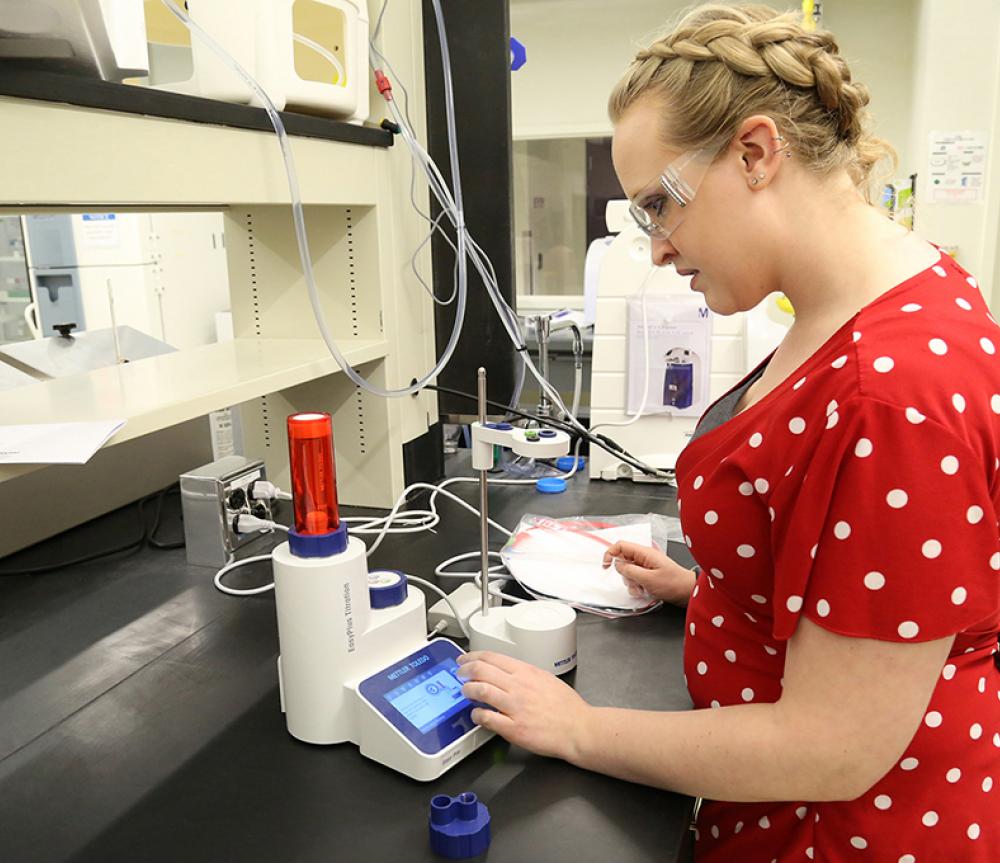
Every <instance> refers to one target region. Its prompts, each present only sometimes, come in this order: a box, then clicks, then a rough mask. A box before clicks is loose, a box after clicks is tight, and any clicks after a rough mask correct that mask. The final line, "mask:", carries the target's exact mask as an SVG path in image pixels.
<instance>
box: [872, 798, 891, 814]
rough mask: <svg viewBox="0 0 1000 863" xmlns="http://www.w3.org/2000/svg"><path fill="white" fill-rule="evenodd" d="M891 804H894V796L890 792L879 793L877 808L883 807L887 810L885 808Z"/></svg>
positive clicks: (876, 802) (876, 801)
mask: <svg viewBox="0 0 1000 863" xmlns="http://www.w3.org/2000/svg"><path fill="white" fill-rule="evenodd" d="M890 806H892V798H891V797H890V796H889V795H888V794H879V796H878V797H876V798H875V808H876V809H881V810H882V811H883V812H885V810H886V809H888V808H889V807H890Z"/></svg>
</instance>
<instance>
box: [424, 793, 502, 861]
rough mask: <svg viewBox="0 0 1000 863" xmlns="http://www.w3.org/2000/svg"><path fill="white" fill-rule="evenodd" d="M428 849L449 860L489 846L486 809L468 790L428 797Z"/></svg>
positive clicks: (475, 854) (477, 853)
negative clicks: (429, 801) (451, 795)
mask: <svg viewBox="0 0 1000 863" xmlns="http://www.w3.org/2000/svg"><path fill="white" fill-rule="evenodd" d="M429 826H430V836H431V849H432V850H433V851H434V852H435V853H437V854H441V855H442V856H444V857H449V858H451V859H452V860H461V859H463V858H465V857H477V856H478V855H480V854H482V853H483V852H484V851H485V850H486V849H487V848H489V847H490V810H489V809H487V808H486V807H485V806H484V805H483V804H482V803H480V802H479V798H478V797H476V795H475V794H473V793H472V792H471V791H465V792H463V793H462V794H459V795H458V797H449V796H448V795H447V794H438V795H435V796H434V797H432V798H431V814H430V819H429Z"/></svg>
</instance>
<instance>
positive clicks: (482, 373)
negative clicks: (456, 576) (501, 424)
mask: <svg viewBox="0 0 1000 863" xmlns="http://www.w3.org/2000/svg"><path fill="white" fill-rule="evenodd" d="M477 382H478V384H479V391H478V396H479V425H480V426H484V425H486V369H484V368H483V367H482V366H480V367H479V373H478V381H477ZM487 473H488V472H487V471H486V470H480V471H479V567H480V578H481V579H482V589H483V617H486V615H487V614H488V613H489V610H490V523H489V518H490V517H489V512H488V507H489V485H488V482H487Z"/></svg>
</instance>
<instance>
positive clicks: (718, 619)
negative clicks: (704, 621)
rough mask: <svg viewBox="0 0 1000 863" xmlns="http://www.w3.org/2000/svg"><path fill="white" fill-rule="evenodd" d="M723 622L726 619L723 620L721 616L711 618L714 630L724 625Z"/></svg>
mask: <svg viewBox="0 0 1000 863" xmlns="http://www.w3.org/2000/svg"><path fill="white" fill-rule="evenodd" d="M725 622H726V618H724V617H723V616H722V615H721V614H717V615H715V617H713V618H712V626H714V627H715V628H716V629H718V628H719V627H720V626H722V624H724V623H725Z"/></svg>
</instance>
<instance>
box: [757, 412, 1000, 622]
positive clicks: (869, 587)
mask: <svg viewBox="0 0 1000 863" xmlns="http://www.w3.org/2000/svg"><path fill="white" fill-rule="evenodd" d="M813 444H814V445H813V447H812V452H811V457H810V459H809V462H808V467H807V468H806V469H805V470H804V471H803V474H802V475H801V476H799V477H798V480H799V482H797V483H790V482H787V481H786V482H787V484H786V483H783V484H782V488H781V489H779V490H776V491H777V492H778V493H779V495H780V497H781V498H782V500H781V501H780V502H776V504H775V509H776V511H777V513H779V515H778V516H776V518H775V520H774V522H773V524H772V543H773V545H772V547H773V549H774V565H775V588H774V589H775V592H774V635H775V637H776V638H779V639H788V638H790V637H791V636H792V634H793V633H794V631H795V627H796V625H797V623H798V619H799V616H800V615H802V614H804V615H806V616H807V617H808V618H809V619H810V620H812V621H813V622H815V623H817V624H818V625H820V626H822V627H823V628H824V629H828V630H830V631H833V632H837V633H840V634H843V635H850V636H856V637H862V638H875V639H880V640H884V641H931V640H933V639H937V638H943V637H945V636H948V635H952V634H955V633H958V632H962V631H964V630H966V629H968V628H970V627H973V626H975V624H977V623H980V622H982V621H984V620H985V619H987V618H989V617H990V616H991V615H994V614H995V613H996V610H997V607H998V605H1000V577H998V576H1000V573H998V570H1000V550H998V531H997V515H996V511H995V507H994V504H993V501H992V499H991V497H990V492H989V486H988V482H987V471H986V469H985V467H984V465H983V464H982V461H981V459H980V458H977V457H976V456H975V454H974V453H973V451H972V450H971V449H970V448H969V447H968V446H967V445H966V444H965V443H964V442H963V441H962V440H961V439H960V438H959V437H958V436H957V435H956V434H955V433H954V432H953V431H952V430H950V429H948V428H945V427H944V426H942V425H940V424H938V423H935V422H934V421H932V420H931V419H929V418H927V417H924V416H922V415H921V414H920V413H919V412H918V411H916V410H915V409H914V408H901V407H897V406H894V405H889V404H885V403H884V402H881V401H877V400H873V399H870V398H866V397H862V396H859V397H856V398H852V399H851V400H850V401H848V402H846V403H845V404H843V405H839V406H838V405H836V403H831V409H829V413H828V418H827V422H826V427H825V428H824V429H822V430H821V431H819V432H818V436H817V438H816V439H815V440H814V442H813ZM788 479H791V477H789V478H788ZM782 513H783V515H782Z"/></svg>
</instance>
